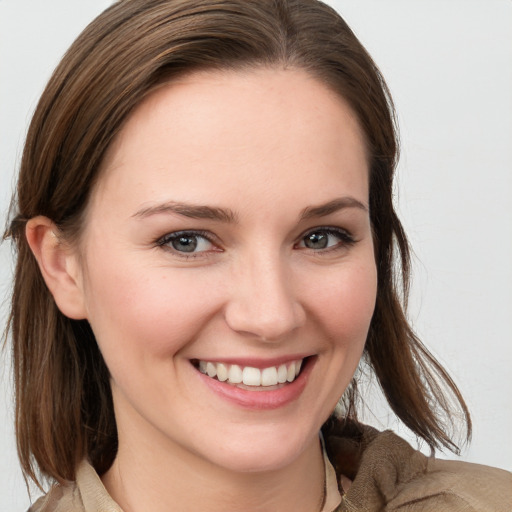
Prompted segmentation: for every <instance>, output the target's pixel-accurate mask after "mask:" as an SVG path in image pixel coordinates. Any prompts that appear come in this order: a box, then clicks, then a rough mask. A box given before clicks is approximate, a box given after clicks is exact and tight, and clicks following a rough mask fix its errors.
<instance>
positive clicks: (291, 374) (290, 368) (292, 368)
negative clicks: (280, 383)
mask: <svg viewBox="0 0 512 512" xmlns="http://www.w3.org/2000/svg"><path fill="white" fill-rule="evenodd" d="M286 380H287V381H288V382H293V381H294V380H295V363H292V364H291V365H290V366H288V375H287V376H286Z"/></svg>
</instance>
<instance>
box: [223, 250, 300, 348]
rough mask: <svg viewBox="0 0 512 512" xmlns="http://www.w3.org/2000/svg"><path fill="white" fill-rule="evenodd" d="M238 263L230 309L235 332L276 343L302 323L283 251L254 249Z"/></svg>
mask: <svg viewBox="0 0 512 512" xmlns="http://www.w3.org/2000/svg"><path fill="white" fill-rule="evenodd" d="M238 264H239V268H238V269H237V270H238V271H237V272H236V276H237V278H236V279H235V280H234V282H233V283H232V284H233V286H232V289H231V296H230V300H229V303H228V305H227V310H226V321H227V322H228V324H229V326H230V327H231V328H232V329H233V330H235V331H238V332H244V333H246V334H251V335H254V336H257V337H258V338H260V339H264V340H267V341H272V340H276V339H278V338H280V337H282V336H284V335H286V334H287V333H289V332H291V331H293V330H294V329H296V328H297V327H299V326H300V325H301V324H302V322H303V319H304V314H303V311H302V307H301V304H300V301H299V300H298V297H297V296H296V294H295V293H294V289H293V283H292V279H291V278H292V276H291V271H290V268H289V266H288V265H287V264H286V261H284V258H283V256H282V255H281V254H280V252H279V250H269V249H266V250H256V251H255V250H254V248H253V251H252V252H251V254H249V255H247V257H245V258H242V259H241V260H240V261H239V262H238Z"/></svg>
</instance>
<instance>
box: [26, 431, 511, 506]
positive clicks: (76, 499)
mask: <svg viewBox="0 0 512 512" xmlns="http://www.w3.org/2000/svg"><path fill="white" fill-rule="evenodd" d="M322 433H323V438H324V442H325V450H326V452H327V456H328V457H329V459H327V458H326V459H325V460H326V467H325V468H326V499H325V505H324V509H323V511H322V512H354V511H357V512H395V511H396V512H443V511H450V512H511V511H512V473H509V472H508V471H504V470H501V469H496V468H491V467H488V466H481V465H478V464H470V463H465V462H459V461H448V460H441V459H437V458H434V457H427V456H425V455H423V454H422V453H420V452H419V451H417V450H414V449H413V448H412V447H411V446H410V445H409V444H408V443H407V442H406V441H404V440H403V439H401V438H400V437H398V436H397V435H396V434H394V433H393V432H390V431H385V432H378V431H377V430H375V429H373V428H371V427H365V426H362V425H359V424H355V423H344V424H341V423H339V422H332V421H331V422H329V423H328V424H326V425H325V426H324V428H323V429H322ZM329 461H330V462H329ZM342 475H343V477H342ZM349 480H351V481H352V483H351V485H350V488H349V489H348V490H346V489H343V485H342V481H345V482H346V481H349ZM337 488H339V489H337ZM28 512H122V510H121V508H120V507H119V505H117V504H116V503H115V502H114V501H113V499H112V498H111V497H110V496H109V495H108V493H107V491H106V490H105V488H104V486H103V484H102V482H101V480H100V478H99V476H98V475H97V474H96V472H95V471H94V469H93V468H92V467H91V466H90V464H88V463H87V462H86V461H84V462H82V463H81V464H80V466H79V467H78V470H77V475H76V482H70V483H69V484H67V485H55V486H54V487H52V489H51V490H50V491H49V493H48V494H47V495H46V496H43V497H42V498H40V499H39V500H38V501H37V502H36V503H35V504H34V505H33V506H32V507H31V508H30V509H29V511H28ZM312 512H315V511H312Z"/></svg>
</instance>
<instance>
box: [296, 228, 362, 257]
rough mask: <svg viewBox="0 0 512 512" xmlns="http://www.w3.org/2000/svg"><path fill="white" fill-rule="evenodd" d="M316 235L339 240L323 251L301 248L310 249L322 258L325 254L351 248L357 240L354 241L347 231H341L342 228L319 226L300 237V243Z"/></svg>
mask: <svg viewBox="0 0 512 512" xmlns="http://www.w3.org/2000/svg"><path fill="white" fill-rule="evenodd" d="M316 233H322V234H327V235H333V236H335V237H337V238H338V240H339V243H337V244H335V245H333V246H330V247H326V248H323V249H317V250H315V249H311V248H308V247H301V249H309V250H310V251H312V252H313V253H314V254H316V255H319V256H320V255H322V254H325V253H328V252H331V251H336V250H340V249H344V248H347V247H351V246H353V245H354V244H355V243H356V240H355V239H354V237H353V236H352V235H351V234H350V233H349V232H348V231H347V230H345V229H341V228H335V227H332V226H319V227H315V228H313V229H310V230H308V231H306V232H305V233H303V234H302V235H301V236H300V241H299V242H298V243H305V240H306V238H307V237H308V236H312V235H314V234H316ZM297 245H298V244H296V246H297Z"/></svg>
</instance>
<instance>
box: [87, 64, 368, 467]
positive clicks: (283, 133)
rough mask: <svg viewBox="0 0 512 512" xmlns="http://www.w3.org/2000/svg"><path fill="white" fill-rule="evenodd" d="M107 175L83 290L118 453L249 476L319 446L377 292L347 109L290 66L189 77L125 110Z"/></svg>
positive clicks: (360, 165) (359, 143) (357, 135)
mask: <svg viewBox="0 0 512 512" xmlns="http://www.w3.org/2000/svg"><path fill="white" fill-rule="evenodd" d="M102 172H103V173H102V175H101V178H100V180H99V182H98V183H97V185H96V188H95V189H94V191H93V194H92V197H91V202H90V205H89V207H88V210H87V216H86V221H85V227H84V232H83V236H82V239H81V242H80V246H81V258H80V261H81V264H82V265H83V267H82V271H81V288H82V290H83V303H84V316H85V317H86V318H87V319H88V320H89V322H90V324H91V326H92V329H93V331H94V334H95V336H96V339H97V341H98V344H99V346H100V349H101V352H102V354H103V356H104V358H105V361H106V364H107V366H108V368H109V370H110V373H111V379H112V380H111V382H112V392H113V398H114V404H115V412H116V419H117V425H118V431H119V443H120V444H119V447H120V448H119V453H120V455H121V454H122V453H123V451H124V450H126V449H130V450H132V451H136V450H137V448H134V447H143V449H144V450H146V451H148V452H151V453H152V454H153V455H154V456H155V457H158V456H160V454H164V453H165V454H166V456H169V454H171V455H172V454H176V455H177V456H180V457H189V458H190V460H195V461H196V462H197V463H201V462H206V461H207V462H208V463H210V464H214V465H216V466H219V467H224V468H226V469H229V470H233V471H241V472H247V471H263V470H271V469H278V468H281V467H284V466H286V465H287V464H289V463H291V462H293V461H294V460H295V459H296V458H297V457H298V456H299V455H300V454H301V453H305V452H306V451H307V450H308V448H309V447H311V446H313V445H315V446H317V442H318V441H317V432H318V430H319V428H320V426H321V424H322V423H323V422H324V421H325V420H326V418H327V417H328V416H329V414H330V413H331V412H332V410H333V408H334V406H335V404H336V402H337V400H338V399H339V398H340V396H341V394H342V393H343V391H344V390H345V388H346V387H347V385H348V383H349V382H350V380H351V378H352V376H353V373H354V371H355V369H356V366H357V364H358V362H359V359H360V357H361V354H362V351H363V347H364V343H365V339H366V335H367V332H368V328H369V324H370V320H371V317H372V313H373V309H374V303H375V294H376V280H377V278H376V267H375V261H374V248H373V242H372V232H371V226H370V220H369V213H368V165H367V158H366V155H365V147H364V143H363V137H362V134H361V131H360V129H359V126H358V123H357V120H356V119H355V116H354V115H353V114H352V112H351V110H350V109H349V108H348V106H347V105H346V104H345V103H344V102H343V101H342V100H341V99H340V98H339V97H338V96H337V95H335V94H334V93H332V92H331V91H330V90H328V89H327V88H326V87H325V86H324V85H322V84H321V83H319V82H318V81H316V80H315V79H313V78H311V77H310V76H309V75H307V74H306V73H305V72H303V71H300V70H277V69H258V70H253V71H246V72H215V73H213V72H212V73H196V74H193V75H191V76H188V77H186V78H183V79H182V80H181V81H179V82H174V83H172V84H170V85H165V86H163V87H162V88H160V89H159V90H157V91H156V92H154V93H153V94H152V95H151V96H149V97H148V98H147V99H146V100H145V101H144V102H143V103H142V104H141V105H140V106H139V107H138V109H137V110H136V111H135V112H134V113H133V114H132V116H131V117H130V118H129V120H128V122H127V123H126V125H125V126H124V128H123V130H122V131H121V133H120V134H119V136H118V138H117V139H116V141H115V142H114V144H113V145H112V147H111V148H110V150H109V153H108V154H107V157H106V159H105V162H104V169H103V171H102ZM299 367H300V368H299ZM128 447H129V448H128Z"/></svg>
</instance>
